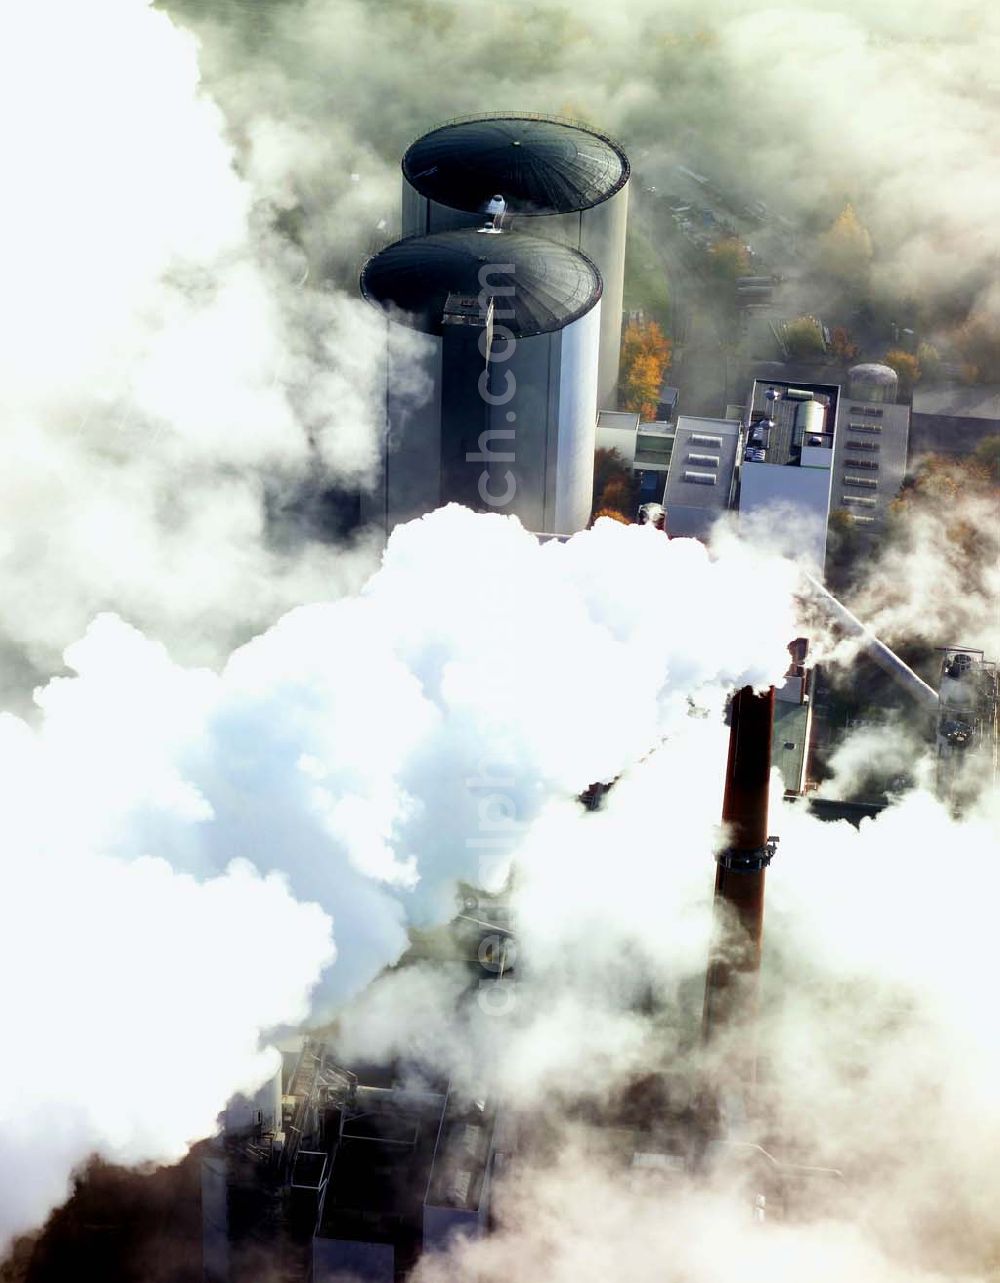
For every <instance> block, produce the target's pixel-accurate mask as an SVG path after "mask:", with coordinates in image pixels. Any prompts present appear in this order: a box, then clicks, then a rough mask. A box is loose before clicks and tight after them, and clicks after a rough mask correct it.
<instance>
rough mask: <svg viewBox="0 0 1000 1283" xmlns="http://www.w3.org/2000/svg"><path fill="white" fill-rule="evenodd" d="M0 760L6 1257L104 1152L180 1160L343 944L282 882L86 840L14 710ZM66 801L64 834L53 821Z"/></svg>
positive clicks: (258, 1071)
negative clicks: (176, 864) (111, 851)
mask: <svg viewBox="0 0 1000 1283" xmlns="http://www.w3.org/2000/svg"><path fill="white" fill-rule="evenodd" d="M81 747H83V746H81ZM0 764H2V776H3V790H2V795H3V801H2V809H3V820H2V827H3V856H2V864H0V867H2V885H3V892H4V897H3V898H4V904H5V906H6V915H5V916H6V921H5V924H4V929H3V932H2V933H0V972H2V974H3V977H4V984H3V997H2V999H0V1020H2V1022H3V1027H4V1030H5V1034H4V1040H5V1052H4V1056H3V1065H2V1068H0V1094H2V1098H3V1104H2V1106H0V1163H2V1165H3V1170H4V1177H3V1188H2V1197H0V1252H2V1251H3V1250H4V1249H5V1248H6V1246H7V1243H8V1240H9V1238H10V1237H11V1236H12V1235H14V1234H17V1233H19V1232H23V1231H25V1230H28V1229H31V1228H33V1227H34V1226H35V1225H37V1224H38V1223H40V1222H41V1221H42V1220H43V1219H44V1217H45V1216H46V1215H47V1214H48V1212H49V1211H50V1210H51V1209H52V1207H54V1206H55V1205H57V1204H58V1203H60V1202H61V1201H62V1200H63V1199H64V1198H65V1197H66V1194H67V1192H68V1184H69V1178H70V1174H71V1172H72V1170H73V1169H74V1168H75V1167H76V1166H77V1165H78V1164H80V1163H82V1162H83V1161H84V1160H85V1159H86V1158H87V1157H88V1156H89V1155H90V1154H91V1153H93V1152H99V1153H101V1154H102V1155H104V1156H105V1157H107V1158H109V1159H110V1160H112V1161H116V1162H122V1163H133V1162H147V1161H158V1162H172V1161H175V1160H176V1159H179V1158H180V1157H182V1156H183V1154H184V1153H185V1151H186V1149H187V1146H188V1144H189V1143H190V1142H192V1141H194V1140H196V1139H198V1138H199V1137H202V1136H205V1135H208V1134H210V1133H211V1132H212V1131H213V1129H214V1126H215V1118H216V1115H217V1113H218V1111H219V1109H220V1107H221V1105H222V1104H223V1103H224V1102H225V1100H226V1099H227V1097H228V1096H229V1095H230V1093H231V1092H233V1091H234V1090H237V1089H239V1088H241V1087H242V1088H253V1087H255V1086H256V1085H257V1084H258V1083H259V1082H260V1080H261V1079H262V1078H264V1077H265V1076H266V1075H267V1074H268V1073H269V1072H273V1071H274V1066H275V1060H276V1052H275V1051H274V1050H273V1049H267V1050H265V1049H264V1045H263V1044H262V1042H261V1037H262V1035H263V1034H265V1033H266V1032H267V1030H269V1029H271V1028H273V1027H275V1026H277V1025H284V1024H289V1023H295V1022H297V1021H299V1020H301V1019H302V1018H303V1017H304V1016H305V1015H306V1014H307V1012H308V1008H309V994H310V991H311V988H312V986H313V985H314V983H315V981H316V979H317V977H318V975H319V973H320V971H321V969H322V968H323V966H324V965H325V964H326V963H327V962H328V961H329V960H330V958H331V957H332V955H333V950H332V945H331V939H330V922H329V919H328V918H327V917H326V915H325V914H323V912H322V911H321V910H320V909H319V908H318V907H317V906H316V905H303V904H298V903H296V902H295V901H294V900H293V899H292V898H291V896H290V895H289V892H288V888H287V886H286V885H285V883H284V882H283V880H282V879H281V878H279V877H277V876H270V877H267V878H261V877H260V876H259V875H258V874H257V873H256V871H255V870H254V869H252V868H251V866H250V865H249V864H247V863H245V862H241V861H236V860H234V861H233V862H232V863H231V864H230V866H229V868H228V869H227V870H226V872H225V873H223V874H221V875H219V876H217V877H214V878H212V879H209V880H207V881H204V882H198V881H196V880H195V879H194V878H192V877H190V876H187V875H181V874H178V873H177V872H176V871H175V870H174V869H172V868H171V867H170V865H169V864H167V863H166V862H165V861H164V860H162V859H159V858H153V857H152V856H144V857H142V858H140V859H137V860H135V861H134V862H131V863H127V862H125V861H122V860H118V859H114V858H111V857H109V856H107V855H105V854H103V853H101V851H100V850H99V848H97V847H95V846H93V845H91V844H90V843H89V842H88V841H87V838H86V835H85V834H82V833H81V834H79V835H74V834H73V833H72V831H71V829H72V825H71V823H70V822H69V821H71V810H70V809H69V808H70V806H71V800H70V799H69V798H67V797H66V796H64V795H62V794H61V793H60V791H59V788H58V772H56V771H54V769H53V766H54V764H53V763H52V762H51V760H49V758H48V755H47V753H46V751H45V748H44V746H42V745H40V744H39V743H38V742H37V741H36V740H34V739H33V737H32V735H31V733H30V732H29V731H28V729H27V728H26V727H25V726H24V725H23V724H22V723H19V722H17V721H16V720H15V719H13V718H11V717H9V716H6V715H5V716H4V717H3V718H2V719H0ZM64 807H65V808H67V809H66V810H65V812H64V815H63V819H64V820H65V821H67V824H66V827H65V829H64V830H63V832H62V833H61V834H60V835H59V838H58V840H55V838H54V835H53V833H52V831H51V827H50V826H49V825H47V824H46V823H45V819H46V816H47V815H48V814H49V813H51V811H52V810H53V809H62V808H64ZM234 854H235V853H234Z"/></svg>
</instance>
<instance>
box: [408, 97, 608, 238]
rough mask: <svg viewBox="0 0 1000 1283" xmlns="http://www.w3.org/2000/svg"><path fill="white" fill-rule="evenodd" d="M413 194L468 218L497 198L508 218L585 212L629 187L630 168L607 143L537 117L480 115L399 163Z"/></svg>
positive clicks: (422, 141)
mask: <svg viewBox="0 0 1000 1283" xmlns="http://www.w3.org/2000/svg"><path fill="white" fill-rule="evenodd" d="M403 173H404V175H405V176H406V180H407V182H409V184H410V186H411V187H414V188H416V190H417V191H418V192H419V193H420V194H421V195H422V196H426V197H427V198H428V199H429V200H432V201H435V202H436V203H437V204H439V205H446V206H448V208H449V209H460V210H465V211H466V212H469V213H474V212H476V211H477V210H481V209H483V208H484V207H485V205H486V202H487V201H488V200H489V199H490V197H491V196H495V195H500V196H503V198H504V199H505V200H506V202H507V208H508V210H509V211H510V212H511V213H512V214H568V213H572V212H574V211H576V210H581V209H589V208H590V207H591V206H592V205H598V204H600V202H601V201H604V200H607V199H608V197H609V196H613V195H614V194H615V192H617V191H619V190H620V189H621V188H622V187H624V186H625V184H626V183H627V182H628V176H629V163H628V158H627V157H626V155H625V153H624V152H623V151H622V149H621V148H620V147H619V146H618V145H617V144H616V143H613V142H612V141H611V140H610V139H609V138H605V137H603V136H602V135H601V134H598V133H594V132H593V131H592V130H590V129H587V128H585V127H584V126H581V125H572V124H568V123H566V122H563V121H559V120H549V119H546V118H544V117H539V116H517V115H510V116H486V117H476V118H474V119H470V120H460V121H455V122H454V123H452V124H449V125H442V126H441V127H440V128H439V129H434V130H432V131H431V132H430V133H429V134H425V135H424V136H423V138H419V139H418V140H417V141H416V142H415V143H414V144H413V145H412V146H411V147H410V149H409V150H408V151H407V153H406V155H405V156H404V157H403Z"/></svg>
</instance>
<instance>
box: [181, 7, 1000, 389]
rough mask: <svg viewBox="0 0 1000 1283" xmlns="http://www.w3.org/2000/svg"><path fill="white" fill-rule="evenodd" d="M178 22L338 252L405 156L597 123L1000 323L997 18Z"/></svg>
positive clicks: (185, 10)
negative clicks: (964, 296) (861, 240)
mask: <svg viewBox="0 0 1000 1283" xmlns="http://www.w3.org/2000/svg"><path fill="white" fill-rule="evenodd" d="M172 8H173V9H174V10H175V11H176V12H177V13H178V14H180V15H181V16H182V17H183V19H184V20H185V21H188V22H191V23H192V24H194V25H195V27H196V29H198V30H199V31H200V32H201V33H202V34H203V36H204V38H205V53H204V60H205V65H206V70H207V74H208V77H209V83H210V84H211V87H212V90H213V92H215V93H217V94H218V96H219V99H220V102H221V103H222V104H223V106H224V108H225V110H226V112H227V114H228V115H229V117H230V118H231V119H232V120H233V121H234V122H236V123H237V125H238V127H239V130H240V133H241V137H242V138H243V139H244V141H245V143H246V145H247V149H248V154H249V155H250V157H251V162H250V171H251V172H252V173H253V174H254V175H255V176H256V178H257V180H258V181H259V182H260V183H261V186H262V190H265V191H267V192H268V193H270V194H271V195H272V198H273V199H275V200H276V201H278V202H283V203H285V204H287V205H291V206H294V207H295V208H297V209H298V210H299V211H300V213H302V214H303V215H304V218H305V222H306V225H307V231H306V233H305V234H306V237H307V239H308V240H310V243H311V244H312V245H313V246H314V247H315V248H316V249H317V251H321V252H322V253H325V254H328V255H329V254H333V255H334V256H336V255H337V254H338V252H339V251H342V250H343V248H344V246H345V238H346V242H347V244H352V243H354V238H355V237H356V236H357V235H358V229H359V224H363V226H364V234H368V233H369V232H370V229H371V227H372V226H373V225H374V223H375V222H376V221H377V220H378V219H379V218H383V217H388V218H390V219H392V218H393V217H394V216H395V212H396V208H397V201H398V170H397V164H398V157H399V154H400V152H401V150H402V148H403V147H405V145H406V144H407V143H408V142H409V141H410V140H411V139H412V137H413V136H414V135H415V134H416V133H417V132H419V130H420V129H421V128H425V127H429V126H431V125H433V124H436V123H439V122H440V121H442V120H447V119H449V118H451V117H455V116H459V115H462V114H465V113H469V112H477V111H482V110H489V109H504V108H519V109H522V110H524V109H529V110H538V111H548V112H559V113H562V114H564V115H567V114H568V115H576V116H586V117H587V118H589V119H591V120H593V121H595V122H597V123H598V124H600V125H601V126H603V127H604V128H607V129H611V130H615V131H617V132H618V133H619V134H621V135H622V136H623V137H625V138H626V139H627V141H628V142H629V144H630V147H631V148H632V150H633V152H634V153H635V155H636V157H639V158H643V159H644V160H646V161H653V162H655V161H656V160H657V159H658V158H659V159H664V160H680V161H683V162H686V163H687V164H693V165H694V167H695V168H697V169H700V170H702V171H703V172H705V171H707V172H709V173H712V174H714V175H715V176H717V177H719V178H721V179H722V180H723V182H724V183H727V184H729V185H730V186H731V188H732V189H733V190H734V191H735V192H737V193H740V192H744V191H751V190H752V193H753V195H754V196H756V197H757V198H763V199H765V200H766V201H767V202H768V203H769V204H771V205H772V207H773V208H774V209H775V211H777V212H778V213H779V214H782V215H784V216H786V217H788V218H789V219H792V220H793V221H794V222H795V223H796V224H801V223H803V222H804V223H806V224H808V223H809V222H810V220H818V226H820V227H822V226H823V225H824V222H826V223H829V222H830V221H832V219H833V217H834V216H835V215H836V214H837V213H838V212H839V210H840V209H841V207H842V206H843V204H844V201H845V199H850V200H853V201H854V202H855V203H856V205H857V207H858V210H859V212H860V214H861V216H862V218H863V220H864V221H865V222H866V223H868V224H869V226H870V228H871V232H872V235H873V237H874V240H875V245H876V262H877V265H878V272H879V274H880V275H881V277H882V278H883V282H884V283H885V284H887V285H889V286H891V292H892V293H893V294H894V295H895V296H896V297H900V296H903V297H905V296H916V297H918V298H921V299H929V298H935V297H942V296H945V297H951V295H952V293H953V291H954V290H955V287H956V283H961V284H963V285H966V286H967V285H969V284H970V283H972V285H973V288H974V289H975V290H976V291H982V293H983V298H982V300H981V302H982V304H983V306H986V307H990V306H992V305H993V291H992V287H990V286H988V285H987V286H985V288H984V282H988V281H990V280H992V276H993V273H992V265H993V259H994V256H995V237H994V235H993V228H994V226H995V225H996V222H997V220H998V216H1000V184H998V182H997V178H996V173H995V169H994V166H993V163H992V140H993V136H994V132H995V113H994V109H993V105H992V99H991V97H990V92H991V91H990V86H989V83H988V77H987V76H986V73H985V72H984V68H985V67H988V66H989V65H991V58H992V60H993V61H995V55H996V53H997V52H998V47H1000V19H998V17H997V14H996V12H995V10H994V8H993V6H991V5H990V4H988V3H983V2H982V0H978V2H970V3H966V4H962V5H959V6H955V5H951V6H948V7H947V8H936V7H934V6H923V7H921V6H918V5H914V4H913V3H912V2H911V0H891V2H890V3H886V4H882V5H879V6H878V9H877V10H873V9H872V8H871V6H869V5H866V4H864V3H862V2H861V0H806V2H804V3H802V2H800V3H797V4H794V5H792V4H784V5H775V6H770V7H764V8H762V7H761V6H760V5H759V4H757V3H755V2H754V0H711V3H708V4H704V3H692V2H691V0H671V3H667V4H664V3H661V2H660V0H631V2H630V3H629V4H628V5H627V6H624V7H619V8H613V7H612V8H609V7H608V6H607V5H602V4H594V3H582V4H581V3H577V4H572V5H570V4H566V3H564V2H562V0H512V2H511V3H509V4H505V5H496V6H491V7H489V8H484V9H483V11H482V12H479V13H477V14H476V16H475V20H474V21H473V20H472V19H471V18H470V15H469V11H468V8H467V6H465V5H464V4H462V3H461V2H460V0H431V2H430V3H396V2H395V0H392V2H390V0H374V2H372V0H308V2H307V3H304V4H297V5H293V6H285V5H277V6H274V7H273V8H271V9H270V10H269V11H268V12H266V13H262V12H261V11H260V9H259V7H253V8H251V7H244V6H232V7H230V8H228V9H227V10H226V12H225V14H224V15H221V16H219V15H218V11H217V10H213V8H212V7H211V6H207V7H206V6H202V5H199V4H196V3H194V0H174V4H173V5H172ZM206 9H207V13H206ZM264 32H266V39H262V33H264ZM484 94H487V95H488V98H489V101H486V100H484ZM345 157H348V158H349V165H348V166H345V165H344V164H343V163H342V162H343V159H344V158H345ZM352 173H353V174H355V175H357V179H358V181H353V182H352V179H351V175H352ZM654 181H655V180H654ZM783 239H784V241H785V248H786V249H787V248H788V243H789V237H788V235H787V233H786V234H784V237H783ZM720 408H721V407H720Z"/></svg>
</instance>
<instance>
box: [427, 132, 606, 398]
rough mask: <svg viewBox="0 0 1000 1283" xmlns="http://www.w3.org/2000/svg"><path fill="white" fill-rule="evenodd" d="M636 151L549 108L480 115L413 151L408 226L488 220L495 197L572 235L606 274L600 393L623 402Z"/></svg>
mask: <svg viewBox="0 0 1000 1283" xmlns="http://www.w3.org/2000/svg"><path fill="white" fill-rule="evenodd" d="M629 173H630V170H629V162H628V157H627V156H626V155H625V153H624V151H623V150H622V149H621V147H620V146H618V144H617V143H615V142H612V140H611V139H610V138H606V137H605V136H604V135H603V134H600V133H597V132H596V131H595V130H592V129H589V128H587V127H586V126H583V125H578V124H571V123H569V122H566V121H561V120H554V119H550V118H546V117H540V116H531V115H523V116H522V115H518V114H516V113H511V114H509V115H508V114H504V115H499V114H497V115H490V116H477V117H471V118H469V119H465V120H458V121H454V122H452V123H450V124H447V125H442V126H441V127H440V128H438V129H434V130H432V131H431V132H430V133H428V134H425V135H424V136H423V137H422V138H420V139H418V140H417V141H416V142H415V143H414V144H413V145H412V146H411V147H410V148H409V150H408V151H407V153H406V155H405V156H404V157H403V235H404V236H414V235H424V236H425V235H430V234H432V233H434V232H440V231H447V230H449V229H453V228H456V227H479V226H481V225H482V224H483V222H484V220H485V219H486V218H487V217H488V216H489V209H490V204H491V201H493V200H494V198H495V197H497V196H500V197H502V199H503V201H504V202H505V211H506V212H505V214H504V220H505V225H506V226H509V227H511V228H512V229H513V230H515V231H523V232H529V233H530V234H532V235H535V236H544V237H547V238H551V239H553V240H557V241H562V242H563V243H564V244H567V245H572V246H573V248H574V249H578V250H580V251H581V252H582V253H584V254H586V255H587V257H588V258H590V259H591V260H592V261H593V262H594V263H596V265H597V268H598V270H599V272H600V273H601V278H602V280H603V282H604V301H603V303H602V306H601V314H602V320H601V358H600V367H599V374H598V403H599V405H600V406H601V407H602V408H609V407H613V406H614V404H615V389H616V386H617V382H618V360H619V352H620V348H621V319H622V295H623V290H624V284H625V233H626V224H627V219H628V181H629Z"/></svg>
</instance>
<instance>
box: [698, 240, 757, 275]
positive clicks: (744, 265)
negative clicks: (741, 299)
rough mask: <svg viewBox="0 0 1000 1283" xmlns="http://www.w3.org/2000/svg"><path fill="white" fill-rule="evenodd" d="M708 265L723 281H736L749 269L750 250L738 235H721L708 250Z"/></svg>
mask: <svg viewBox="0 0 1000 1283" xmlns="http://www.w3.org/2000/svg"><path fill="white" fill-rule="evenodd" d="M708 266H709V269H710V271H711V272H712V274H713V275H714V276H717V277H719V279H720V280H723V281H736V280H738V279H739V277H741V276H746V275H747V274H748V273H749V271H750V251H749V250H748V249H747V247H746V246H745V245H744V244H743V242H742V241H741V240H740V239H739V237H738V236H722V237H720V238H719V240H717V241H716V242H715V244H714V245H713V246H712V247H711V248H710V249H709V251H708Z"/></svg>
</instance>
